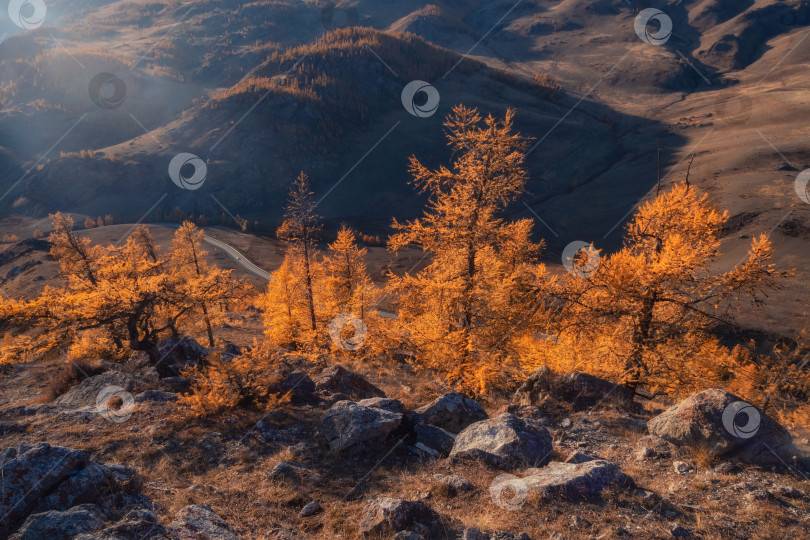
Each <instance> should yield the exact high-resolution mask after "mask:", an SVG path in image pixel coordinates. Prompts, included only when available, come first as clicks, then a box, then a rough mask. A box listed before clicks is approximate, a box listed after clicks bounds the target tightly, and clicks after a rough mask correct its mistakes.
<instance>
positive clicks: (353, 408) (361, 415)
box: [318, 401, 402, 453]
mask: <svg viewBox="0 0 810 540" xmlns="http://www.w3.org/2000/svg"><path fill="white" fill-rule="evenodd" d="M401 422H402V415H401V414H398V413H393V412H391V411H387V410H385V409H378V408H376V407H366V406H363V405H360V404H358V403H355V402H353V401H339V402H337V403H335V404H334V405H333V406H332V408H331V409H329V410H328V411H327V412H326V414H325V415H324V417H323V419H322V420H321V423H320V426H319V429H318V431H319V433H320V434H321V436H322V437H323V438H324V439H325V441H326V442H327V444H328V445H329V448H330V449H332V450H335V451H339V452H347V453H355V452H358V451H361V450H363V449H365V448H367V447H368V446H369V445H371V444H373V443H379V442H381V441H383V440H384V439H385V438H386V437H388V435H390V434H391V433H392V432H393V431H394V430H395V429H397V427H399V425H400V423H401Z"/></svg>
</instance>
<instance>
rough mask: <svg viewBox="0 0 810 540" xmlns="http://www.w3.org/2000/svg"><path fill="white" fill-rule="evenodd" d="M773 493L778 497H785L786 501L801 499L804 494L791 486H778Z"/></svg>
mask: <svg viewBox="0 0 810 540" xmlns="http://www.w3.org/2000/svg"><path fill="white" fill-rule="evenodd" d="M774 493H775V494H776V495H779V496H780V497H787V498H788V499H801V498H803V497H804V494H803V493H802V492H801V491H799V490H798V489H796V488H795V487H792V486H778V487H777V488H776V489H774Z"/></svg>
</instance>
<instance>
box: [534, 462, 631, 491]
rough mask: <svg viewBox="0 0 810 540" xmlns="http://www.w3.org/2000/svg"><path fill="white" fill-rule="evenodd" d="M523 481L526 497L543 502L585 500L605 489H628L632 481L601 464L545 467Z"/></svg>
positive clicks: (613, 467) (615, 469)
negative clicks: (555, 499)
mask: <svg viewBox="0 0 810 540" xmlns="http://www.w3.org/2000/svg"><path fill="white" fill-rule="evenodd" d="M532 473H533V474H531V475H529V476H526V477H524V478H523V482H524V483H525V485H526V488H527V490H528V493H529V494H533V495H537V496H540V497H543V498H548V497H552V496H562V497H567V498H571V499H589V498H596V497H598V496H600V495H601V493H602V491H603V490H604V489H605V488H607V487H608V486H618V487H621V488H632V487H633V486H634V482H633V479H632V478H630V477H629V476H627V475H626V474H624V473H623V472H621V471H620V470H619V467H618V466H616V465H615V464H613V463H611V462H609V461H605V460H595V461H588V462H585V463H578V464H575V463H561V462H558V461H555V462H552V463H549V464H548V465H546V466H545V467H543V468H542V469H533V470H532Z"/></svg>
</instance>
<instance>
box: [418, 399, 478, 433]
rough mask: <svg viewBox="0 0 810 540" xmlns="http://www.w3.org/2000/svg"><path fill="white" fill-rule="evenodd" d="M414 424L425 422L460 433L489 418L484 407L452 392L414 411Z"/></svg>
mask: <svg viewBox="0 0 810 540" xmlns="http://www.w3.org/2000/svg"><path fill="white" fill-rule="evenodd" d="M413 416H414V418H413V420H414V422H413V423H415V424H416V423H418V422H424V423H425V424H430V425H433V426H437V427H440V428H442V429H444V430H447V431H449V432H450V433H459V432H460V431H461V430H463V429H464V428H466V427H467V426H469V425H470V424H473V423H475V422H478V421H480V420H485V419H486V418H488V415H487V413H486V411H484V409H483V407H481V405H479V404H478V403H477V402H475V401H473V400H472V399H470V398H468V397H467V396H464V395H462V394H459V393H458V392H451V393H449V394H444V395H443V396H440V397H438V398H436V399H435V400H433V401H432V402H430V403H428V404H427V405H425V406H424V407H420V408H418V409H416V411H414V415H413Z"/></svg>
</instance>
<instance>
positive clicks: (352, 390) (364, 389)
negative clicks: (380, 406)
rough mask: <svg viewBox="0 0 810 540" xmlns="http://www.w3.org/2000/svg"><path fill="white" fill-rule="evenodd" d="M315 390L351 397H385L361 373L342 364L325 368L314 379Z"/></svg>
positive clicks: (383, 393)
mask: <svg viewBox="0 0 810 540" xmlns="http://www.w3.org/2000/svg"><path fill="white" fill-rule="evenodd" d="M315 391H316V392H320V393H328V394H337V393H340V394H345V395H346V396H348V397H350V398H351V399H367V398H373V397H385V392H383V391H382V390H380V389H379V388H377V387H376V386H374V385H373V384H371V383H370V382H368V381H367V380H366V379H365V378H364V377H363V376H362V375H360V374H358V373H355V372H353V371H349V370H348V369H346V368H344V367H343V366H339V365H335V366H331V367H328V368H326V369H325V370H323V371H322V372H321V374H320V376H319V377H318V378H317V379H316V380H315Z"/></svg>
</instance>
